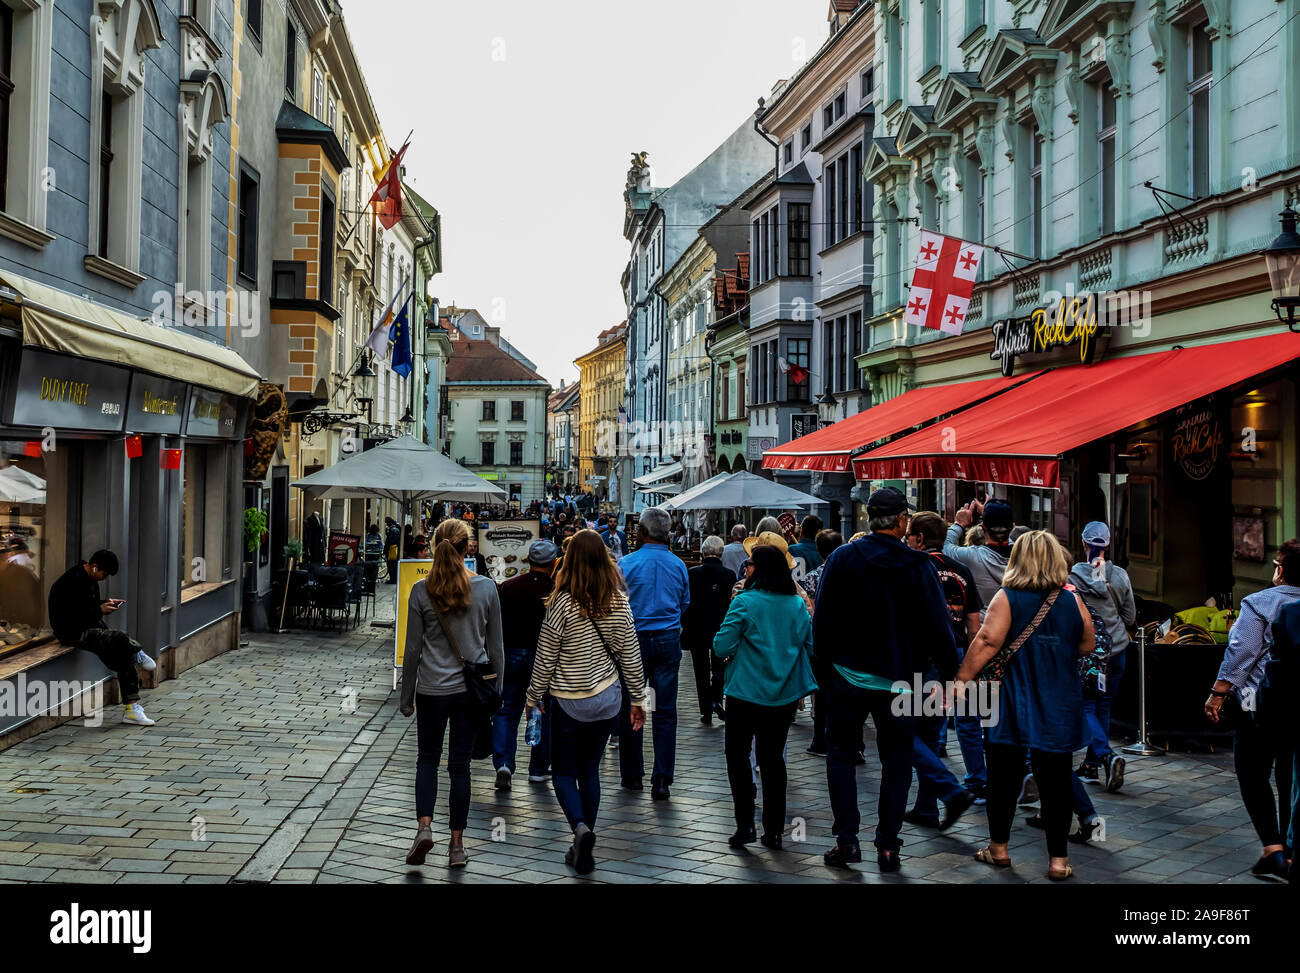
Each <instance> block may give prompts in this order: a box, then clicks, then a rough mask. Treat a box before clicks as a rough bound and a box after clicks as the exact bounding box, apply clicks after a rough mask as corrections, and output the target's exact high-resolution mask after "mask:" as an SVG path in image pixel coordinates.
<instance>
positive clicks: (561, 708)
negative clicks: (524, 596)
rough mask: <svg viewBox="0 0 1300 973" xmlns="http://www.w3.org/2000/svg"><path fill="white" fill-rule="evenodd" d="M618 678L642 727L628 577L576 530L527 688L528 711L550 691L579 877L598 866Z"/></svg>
mask: <svg viewBox="0 0 1300 973" xmlns="http://www.w3.org/2000/svg"><path fill="white" fill-rule="evenodd" d="M620 679H622V681H623V682H624V683H625V684H626V685H627V690H628V695H629V696H630V697H631V700H632V713H631V715H632V727H633V729H636V730H640V729H641V727H642V726H644V725H645V710H644V709H643V708H642V703H643V700H644V696H645V675H644V672H643V670H642V667H641V649H640V645H639V643H638V642H637V637H636V628H635V626H634V625H633V623H632V609H631V608H630V607H629V605H628V600H627V593H626V591H625V589H624V585H623V577H622V575H621V574H620V573H619V570H618V567H617V566H616V565H615V563H614V560H613V558H611V557H610V556H609V551H608V550H607V549H606V547H605V542H604V541H603V540H601V537H600V535H599V534H597V533H596V532H595V531H594V530H583V531H579V532H578V533H577V534H575V535H574V536H573V537H572V538H570V539H569V543H568V545H567V549H566V551H565V555H564V560H563V561H561V562H560V569H559V572H558V573H557V574H556V576H555V590H554V591H553V592H552V593H551V597H550V600H549V602H548V603H547V610H546V618H545V619H544V620H543V621H542V632H541V636H540V637H539V638H538V641H537V660H536V662H534V663H533V678H532V682H531V683H530V684H529V686H528V707H529V713H530V714H531V712H532V709H533V707H536V708H538V709H541V700H542V699H543V698H544V697H545V696H546V694H547V693H550V694H551V698H552V701H553V706H554V709H553V710H552V712H551V784H552V786H553V787H554V788H555V796H556V798H557V799H558V800H559V802H560V808H561V810H563V811H564V816H565V817H566V818H568V820H569V827H570V828H571V829H573V847H572V848H570V849H569V851H568V852H567V853H566V854H565V856H564V861H565V863H566V864H569V865H572V866H573V867H574V869H575V870H576V871H577V873H578V874H579V875H588V874H590V873H591V871H592V869H594V868H595V867H596V863H595V860H594V859H593V857H592V849H593V848H594V847H595V844H596V835H595V831H594V828H595V826H596V812H597V811H598V809H599V808H600V758H601V757H602V756H603V755H604V753H605V745H606V744H607V743H608V742H609V735H610V733H612V732H613V731H614V730H615V729H616V728H617V725H618V712H619V707H620V705H621V703H622V700H623V693H622V689H621V688H620V686H619V680H620Z"/></svg>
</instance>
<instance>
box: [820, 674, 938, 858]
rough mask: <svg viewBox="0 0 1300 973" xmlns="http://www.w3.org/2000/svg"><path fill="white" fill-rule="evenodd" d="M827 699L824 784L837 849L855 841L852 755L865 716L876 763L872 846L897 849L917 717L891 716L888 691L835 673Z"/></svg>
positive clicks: (857, 816) (856, 813)
mask: <svg viewBox="0 0 1300 973" xmlns="http://www.w3.org/2000/svg"><path fill="white" fill-rule="evenodd" d="M832 671H834V670H832ZM827 697H828V700H827V702H828V704H829V709H830V713H829V716H828V719H827V743H828V744H829V745H830V751H829V753H828V755H827V757H826V786H827V789H828V790H829V791H830V797H831V812H832V814H833V815H834V818H835V822H834V825H833V830H834V833H835V839H836V841H837V842H838V843H839V845H840V846H841V847H853V846H855V845H857V843H858V828H859V826H860V825H861V824H862V814H861V812H860V811H859V810H858V776H857V769H858V768H857V757H858V750H859V748H860V747H861V745H862V724H863V723H864V722H865V721H866V718H867V716H868V715H870V716H871V722H872V724H873V725H874V726H875V728H876V747H877V749H878V750H879V752H880V764H881V772H880V804H879V807H878V814H879V817H880V821H879V823H878V824H877V825H876V848H878V849H879V850H880V851H898V850H899V849H900V848H902V847H903V842H902V841H900V840H899V838H898V832H899V831H900V830H901V829H902V827H903V814H904V813H905V812H906V811H907V792H908V791H909V790H910V789H911V786H912V737H913V735H914V732H913V727H914V724H915V722H916V721H915V719H914V718H913V717H912V716H910V715H905V716H895V715H894V714H893V712H891V704H892V703H893V700H894V694H893V693H890V692H884V691H882V690H876V689H860V688H859V687H857V686H854V685H853V684H851V683H849V682H848V681H846V680H845V679H844V677H843V676H841V675H840V674H839V673H838V672H836V673H835V675H834V678H833V682H832V683H831V686H830V689H829V690H828V692H827Z"/></svg>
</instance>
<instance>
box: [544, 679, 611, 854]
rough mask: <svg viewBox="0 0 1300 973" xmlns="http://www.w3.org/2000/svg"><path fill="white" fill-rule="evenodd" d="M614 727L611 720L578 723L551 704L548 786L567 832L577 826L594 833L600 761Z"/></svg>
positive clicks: (560, 708) (598, 802)
mask: <svg viewBox="0 0 1300 973" xmlns="http://www.w3.org/2000/svg"><path fill="white" fill-rule="evenodd" d="M548 710H549V707H548ZM614 726H615V723H614V720H612V719H608V720H597V721H596V722H595V723H581V722H579V721H578V720H575V719H574V718H573V717H572V716H570V715H569V714H568V713H566V712H564V708H563V707H562V706H560V705H559V704H558V703H556V704H555V711H554V712H553V713H552V714H551V760H552V764H551V786H552V787H554V788H555V797H556V800H558V801H559V802H560V809H561V810H562V811H563V812H564V816H565V818H567V819H568V822H569V828H570V830H572V829H575V828H577V827H578V825H579V824H585V825H586V826H587V827H589V828H591V829H592V830H593V831H594V830H596V813H597V812H598V811H599V810H600V758H601V757H603V756H604V755H605V744H606V743H608V742H609V735H610V734H611V733H613V732H614Z"/></svg>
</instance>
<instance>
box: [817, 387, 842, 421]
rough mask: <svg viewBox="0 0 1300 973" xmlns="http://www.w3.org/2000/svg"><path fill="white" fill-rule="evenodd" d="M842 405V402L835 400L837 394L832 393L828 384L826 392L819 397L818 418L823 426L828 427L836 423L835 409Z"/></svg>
mask: <svg viewBox="0 0 1300 973" xmlns="http://www.w3.org/2000/svg"><path fill="white" fill-rule="evenodd" d="M839 404H840V400H839V399H837V398H835V393H834V392H832V391H831V387H830V385H829V384H828V385H827V386H826V391H825V392H823V393H822V394H821V395H819V396H817V411H818V413H820V415H819V416H818V418H819V419H820V420H821V424H822V425H828V424H829V423H832V422H834V421H835V407H836V406H837V405H839Z"/></svg>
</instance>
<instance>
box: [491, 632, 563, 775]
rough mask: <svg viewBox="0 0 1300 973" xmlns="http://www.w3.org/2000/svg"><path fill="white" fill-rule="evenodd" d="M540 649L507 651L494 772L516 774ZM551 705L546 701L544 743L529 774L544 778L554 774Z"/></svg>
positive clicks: (494, 732) (496, 720)
mask: <svg viewBox="0 0 1300 973" xmlns="http://www.w3.org/2000/svg"><path fill="white" fill-rule="evenodd" d="M536 657H537V650H536V649H507V650H506V671H505V679H504V681H503V682H502V684H501V709H499V710H497V712H496V714H495V715H494V716H493V717H492V769H494V770H500V769H501V768H502V767H504V768H505V769H506V770H508V771H510V773H512V774H513V773H514V772H515V748H516V746H517V745H518V743H519V719H520V717H521V716H522V715H523V712H524V704H525V703H526V702H527V696H528V682H529V680H531V679H532V678H533V660H534V659H535V658H536ZM551 703H552V700H551V698H550V696H547V697H546V699H544V700H542V706H543V708H544V709H545V712H544V713H543V714H542V742H541V743H539V744H538V745H537V746H535V747H532V748H531V749H532V753H531V754H530V755H529V757H528V773H529V775H530V776H533V777H540V776H541V775H543V774H549V773H550V772H551Z"/></svg>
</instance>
